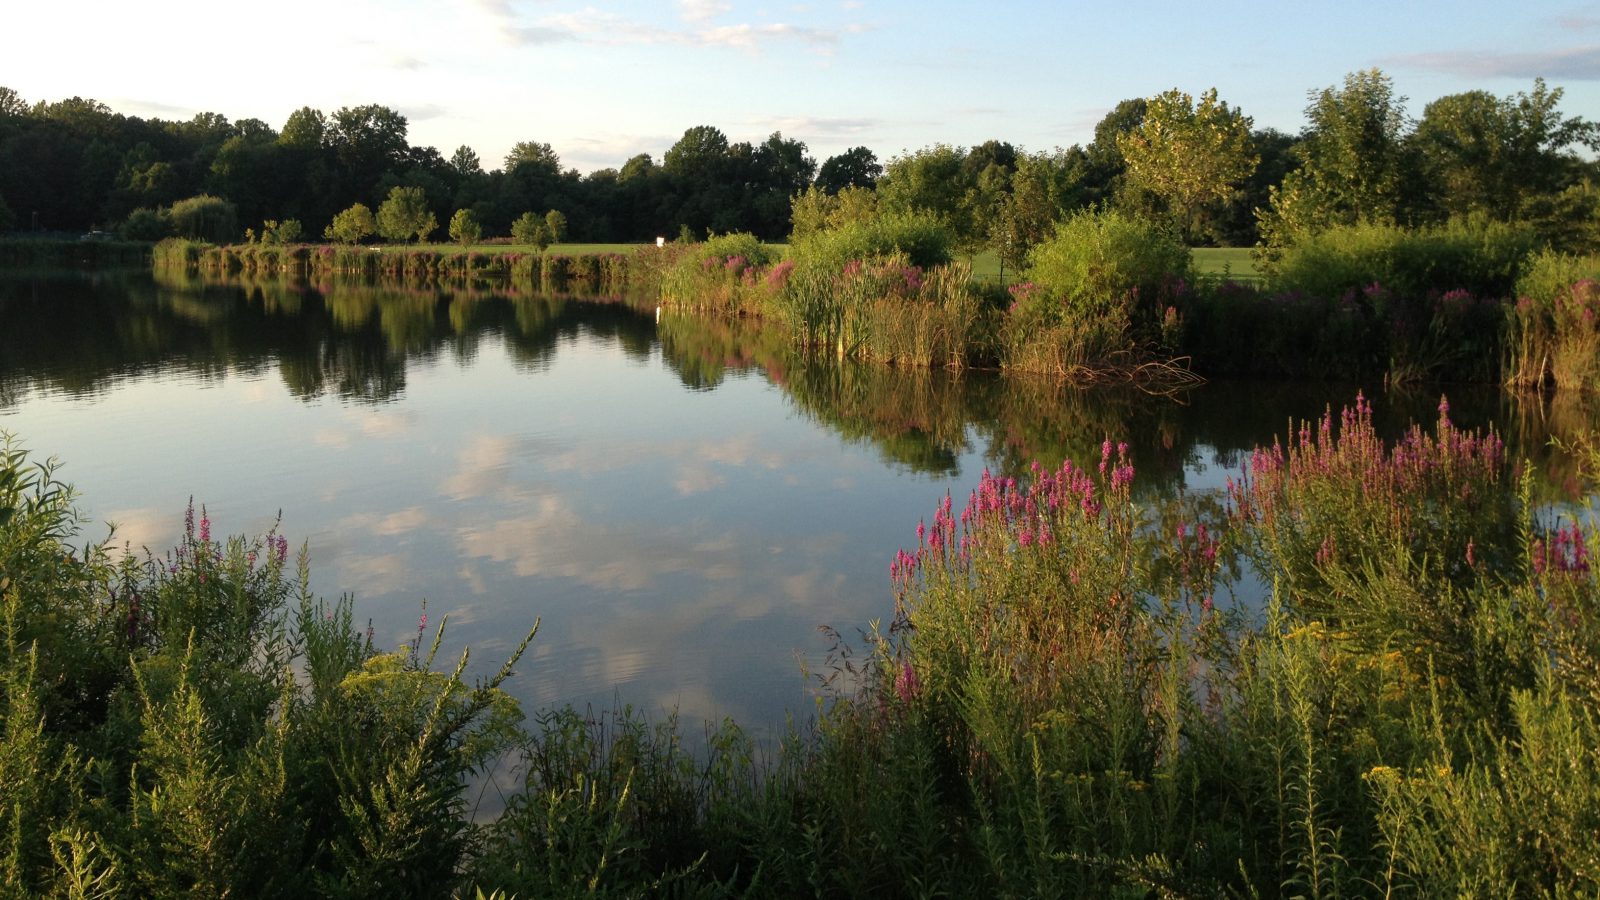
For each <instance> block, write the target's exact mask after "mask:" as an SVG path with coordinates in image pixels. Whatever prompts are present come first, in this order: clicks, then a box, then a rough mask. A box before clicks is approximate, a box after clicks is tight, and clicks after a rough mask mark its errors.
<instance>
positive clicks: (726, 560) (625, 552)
mask: <svg viewBox="0 0 1600 900" xmlns="http://www.w3.org/2000/svg"><path fill="white" fill-rule="evenodd" d="M531 505H532V509H531V510H529V511H528V513H527V514H524V515H521V516H514V517H510V518H505V519H498V520H491V521H487V522H484V523H481V524H476V525H467V526H464V527H462V528H460V529H458V530H457V533H456V538H457V546H458V547H459V551H460V553H461V555H462V556H463V557H466V558H470V559H487V560H489V561H490V562H494V563H499V564H502V565H506V566H508V567H509V568H510V570H511V572H512V573H513V574H515V575H516V576H518V577H521V578H530V577H534V576H540V577H546V578H550V577H555V578H564V579H570V580H572V581H576V582H577V583H579V584H583V585H587V586H589V587H591V588H599V589H602V590H608V591H637V590H642V589H644V588H645V587H648V586H650V585H652V584H655V583H656V582H657V580H658V579H660V578H662V577H663V576H667V575H671V574H673V573H682V572H695V573H698V574H699V575H700V576H702V577H704V578H706V579H708V580H715V581H722V580H727V579H730V578H733V577H735V576H736V574H737V573H738V572H739V564H738V556H737V552H736V550H735V547H734V544H733V541H732V539H731V538H723V539H721V540H711V541H707V540H695V539H693V537H692V536H689V535H683V534H678V533H675V532H668V531H661V530H657V529H649V530H641V529H631V528H629V529H622V528H612V527H608V526H602V525H596V524H593V523H590V522H586V521H584V520H583V519H582V518H581V517H580V516H579V515H578V514H577V511H576V510H575V509H574V508H573V507H572V505H571V504H570V503H568V502H567V500H565V499H564V498H561V497H554V496H546V497H541V498H539V499H538V500H537V501H534V502H533V503H532V504H531ZM524 508H525V509H526V507H524Z"/></svg>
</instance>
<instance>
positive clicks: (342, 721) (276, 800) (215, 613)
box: [0, 443, 521, 897]
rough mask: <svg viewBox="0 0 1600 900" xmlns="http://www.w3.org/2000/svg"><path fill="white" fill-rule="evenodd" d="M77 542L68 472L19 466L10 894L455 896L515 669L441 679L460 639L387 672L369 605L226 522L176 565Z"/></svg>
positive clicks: (0, 761) (270, 540)
mask: <svg viewBox="0 0 1600 900" xmlns="http://www.w3.org/2000/svg"><path fill="white" fill-rule="evenodd" d="M77 525H78V519H77V516H76V514H75V513H74V511H73V507H72V493H71V491H70V489H67V488H66V487H65V486H63V485H61V484H60V483H59V482H57V481H55V479H54V476H53V472H52V470H51V467H50V466H49V465H48V464H46V465H43V466H35V465H30V464H29V463H28V461H27V459H26V456H25V454H23V453H22V452H21V451H19V450H17V449H16V448H15V446H14V445H12V444H10V443H7V444H5V445H4V447H3V448H0V573H4V575H3V576H0V720H3V721H4V723H5V727H4V728H3V729H0V780H3V782H4V783H5V784H6V785H7V796H6V802H5V803H4V804H0V831H3V832H4V833H5V834H6V848H7V852H6V853H5V854H4V855H0V884H4V885H6V889H7V892H8V893H16V894H18V895H20V896H46V895H52V894H56V893H62V894H69V893H76V894H80V895H81V894H83V890H82V889H83V888H84V886H86V885H90V886H92V887H93V889H94V894H95V895H97V896H159V897H166V896H176V895H180V894H195V895H205V896H224V895H230V894H233V895H250V896H308V895H314V894H317V895H325V894H330V893H331V894H339V895H379V894H382V895H391V896H401V895H404V896H418V895H437V896H442V895H444V894H446V893H447V892H448V891H449V890H451V889H452V888H453V887H454V886H455V884H456V879H457V869H458V867H459V866H460V865H461V864H462V862H463V860H464V858H465V851H466V849H467V845H468V837H469V835H470V832H471V825H470V823H468V822H467V821H466V818H465V816H464V815H463V813H462V803H461V793H462V791H463V789H464V781H463V779H464V778H465V777H466V776H468V775H469V774H470V773H472V772H473V771H477V770H480V769H481V768H482V767H483V766H484V765H485V764H487V763H488V762H489V761H490V760H492V759H493V758H494V757H496V756H497V755H498V753H499V752H500V751H502V750H504V749H507V748H509V747H510V746H511V745H512V740H511V739H512V738H513V736H514V735H515V734H516V729H515V724H516V720H517V719H518V718H519V713H518V711H517V709H516V704H515V703H514V701H512V700H511V699H510V698H509V697H508V696H507V695H505V694H504V693H503V692H501V691H500V690H499V689H498V685H499V684H500V683H501V682H502V681H503V680H504V678H505V677H506V676H507V675H508V674H509V671H510V670H509V665H510V664H509V663H508V664H507V667H506V668H503V669H502V670H501V671H500V672H499V673H498V674H497V675H496V676H494V677H492V678H490V679H488V680H487V681H485V682H484V683H482V684H481V685H479V686H477V687H469V686H467V685H466V684H464V683H463V680H462V678H461V672H462V668H463V667H464V665H465V658H463V659H462V660H461V661H460V662H459V663H458V664H457V665H456V666H455V667H454V669H453V671H452V672H450V673H443V672H438V671H435V670H434V669H433V663H434V654H435V652H436V651H437V649H438V646H439V640H440V636H442V630H441V632H440V636H436V637H435V638H434V642H433V649H432V650H424V649H423V648H421V647H417V646H413V647H410V648H402V649H401V650H400V651H399V652H395V653H381V652H378V651H377V650H376V648H374V646H373V644H372V638H371V634H370V632H367V633H363V632H362V631H360V630H358V629H357V628H355V627H354V626H353V623H352V616H351V610H350V604H349V601H348V600H342V601H340V602H339V603H336V604H333V605H331V606H330V605H327V604H324V603H323V602H321V601H320V600H317V599H316V598H314V597H312V596H311V595H310V594H309V593H308V592H307V590H306V587H305V584H306V577H307V576H306V573H305V569H304V557H303V556H302V557H301V566H300V569H299V571H298V573H297V572H296V569H295V565H294V562H293V561H292V560H291V558H290V556H289V553H288V542H287V541H286V540H285V539H284V538H283V537H282V536H280V535H277V534H276V533H269V534H267V535H265V536H263V537H261V538H257V539H255V540H245V539H243V538H233V539H229V540H218V539H214V538H213V537H212V536H211V530H210V529H211V523H210V521H209V519H208V517H207V516H206V514H205V511H204V509H203V508H202V509H201V510H199V511H198V516H197V515H196V510H194V509H193V508H192V507H191V509H190V511H189V514H188V517H187V520H186V527H185V531H184V536H183V539H182V542H181V543H180V545H179V546H178V547H177V548H176V549H175V550H174V551H173V552H172V553H171V554H169V555H167V556H166V557H164V558H160V559H156V558H150V559H147V560H145V561H140V560H139V559H138V558H136V557H133V556H132V555H129V556H127V557H126V558H124V559H123V560H122V561H120V562H118V561H115V560H114V559H113V558H112V557H111V556H110V555H109V554H108V548H107V546H106V545H105V544H89V545H88V546H87V547H85V548H82V549H78V550H75V549H72V547H71V545H70V544H69V543H68V542H69V541H71V540H73V539H74V538H75V537H76V536H77V535H76V532H77ZM425 624H426V616H424V618H423V625H425ZM441 629H442V624H441ZM422 637H423V631H422V628H420V627H419V631H418V639H419V640H420V639H421V638H422ZM520 653H521V650H520V649H519V650H518V651H516V653H515V654H514V655H513V657H512V659H513V660H514V659H515V658H516V655H519V654H520Z"/></svg>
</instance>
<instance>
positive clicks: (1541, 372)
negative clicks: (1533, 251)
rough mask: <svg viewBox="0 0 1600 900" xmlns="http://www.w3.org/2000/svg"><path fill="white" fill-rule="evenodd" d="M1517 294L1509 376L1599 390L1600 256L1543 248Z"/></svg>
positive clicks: (1513, 381)
mask: <svg viewBox="0 0 1600 900" xmlns="http://www.w3.org/2000/svg"><path fill="white" fill-rule="evenodd" d="M1516 296H1517V301H1516V306H1515V308H1514V309H1513V310H1512V312H1511V315H1510V332H1511V334H1510V337H1509V339H1508V341H1507V345H1508V346H1507V353H1506V357H1507V358H1506V362H1505V375H1504V378H1505V382H1506V383H1507V384H1508V385H1512V386H1515V387H1523V388H1540V387H1547V386H1555V387H1558V388H1577V389H1579V390H1584V391H1594V390H1600V257H1594V256H1588V257H1580V256H1570V255H1566V254H1560V253H1542V254H1539V255H1538V256H1536V257H1534V258H1533V260H1532V261H1531V262H1530V263H1529V265H1528V266H1527V270H1526V272H1525V273H1524V274H1523V276H1522V277H1521V278H1520V279H1519V280H1518V281H1517V285H1516Z"/></svg>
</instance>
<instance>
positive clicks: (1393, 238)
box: [1268, 218, 1535, 298]
mask: <svg viewBox="0 0 1600 900" xmlns="http://www.w3.org/2000/svg"><path fill="white" fill-rule="evenodd" d="M1534 240H1535V238H1534V233H1533V230H1532V229H1531V228H1529V227H1528V226H1526V225H1522V224H1517V223H1511V224H1508V223H1504V222H1495V221H1492V220H1489V219H1483V218H1469V219H1455V220H1452V221H1450V222H1449V223H1447V224H1445V225H1442V226H1437V227H1432V228H1418V229H1412V228H1403V227H1400V226H1398V225H1380V224H1370V223H1368V224H1357V225H1342V226H1337V227H1334V228H1329V229H1327V230H1325V231H1321V232H1317V233H1315V234H1312V235H1309V236H1307V237H1304V238H1302V239H1300V240H1299V241H1297V242H1295V243H1294V244H1293V245H1291V246H1289V247H1288V248H1287V249H1285V250H1284V252H1283V256H1282V258H1281V259H1279V260H1278V261H1277V263H1276V264H1275V265H1274V266H1272V267H1271V268H1269V269H1268V274H1269V275H1270V276H1271V280H1272V285H1273V287H1274V288H1275V289H1277V290H1281V291H1298V292H1299V293H1301V294H1305V295H1307V296H1311V297H1326V298H1335V297H1340V296H1343V295H1345V294H1347V293H1349V292H1352V291H1360V290H1362V289H1363V288H1366V287H1367V286H1369V285H1372V284H1381V285H1382V286H1383V287H1384V288H1386V289H1388V290H1389V291H1390V292H1391V293H1392V294H1394V295H1396V296H1399V297H1406V298H1414V297H1423V296H1426V295H1428V294H1430V293H1433V294H1436V295H1442V294H1444V293H1447V292H1450V291H1455V290H1465V291H1469V292H1471V293H1473V294H1475V295H1478V296H1484V297H1505V296H1507V295H1508V294H1509V293H1510V291H1511V289H1512V286H1513V285H1514V284H1515V283H1516V280H1517V277H1518V276H1519V275H1520V273H1521V270H1522V265H1523V261H1524V260H1525V258H1526V257H1527V255H1528V253H1529V251H1530V250H1532V248H1533V246H1534Z"/></svg>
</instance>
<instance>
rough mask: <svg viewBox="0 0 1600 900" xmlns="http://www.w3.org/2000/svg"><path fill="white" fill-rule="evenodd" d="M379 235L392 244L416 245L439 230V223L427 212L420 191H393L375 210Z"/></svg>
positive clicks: (419, 189) (405, 188)
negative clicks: (413, 243) (404, 242)
mask: <svg viewBox="0 0 1600 900" xmlns="http://www.w3.org/2000/svg"><path fill="white" fill-rule="evenodd" d="M377 225H378V233H379V234H381V235H383V236H384V237H385V238H388V239H389V240H391V241H409V240H411V238H412V237H413V236H415V237H416V239H417V240H419V241H424V240H427V238H428V235H430V234H432V233H433V232H434V229H436V228H438V227H439V220H438V219H436V218H434V215H433V212H432V211H430V210H429V209H428V197H427V194H426V193H424V192H423V190H422V188H419V187H396V188H393V189H391V190H390V191H389V198H388V199H387V200H384V201H383V205H381V206H379V207H378V216H377Z"/></svg>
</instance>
